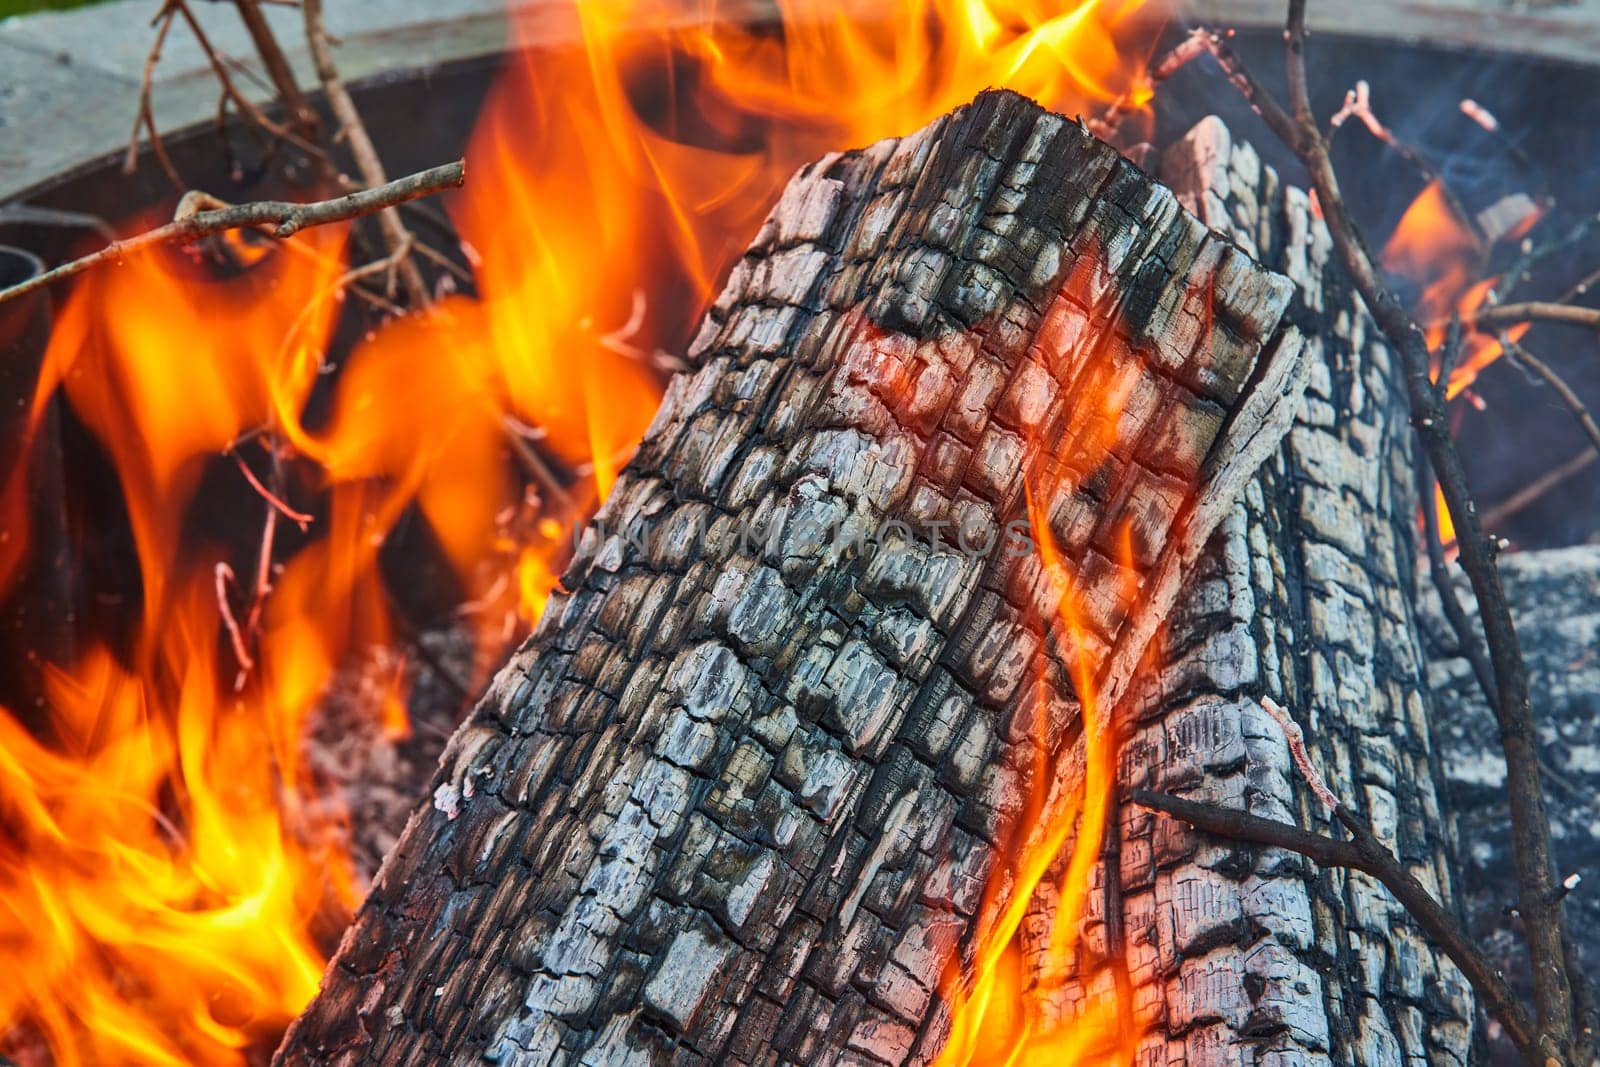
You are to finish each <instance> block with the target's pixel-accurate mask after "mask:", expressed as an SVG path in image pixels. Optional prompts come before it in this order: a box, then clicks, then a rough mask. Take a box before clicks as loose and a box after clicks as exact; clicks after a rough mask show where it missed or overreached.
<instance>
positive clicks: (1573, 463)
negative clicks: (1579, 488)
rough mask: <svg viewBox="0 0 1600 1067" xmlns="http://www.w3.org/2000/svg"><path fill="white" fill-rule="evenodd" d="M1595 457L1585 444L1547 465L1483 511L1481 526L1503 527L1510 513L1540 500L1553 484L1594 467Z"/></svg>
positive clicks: (1552, 487) (1596, 457)
mask: <svg viewBox="0 0 1600 1067" xmlns="http://www.w3.org/2000/svg"><path fill="white" fill-rule="evenodd" d="M1596 459H1600V453H1596V452H1595V450H1594V449H1592V448H1587V447H1586V448H1584V450H1583V451H1582V452H1579V453H1577V454H1576V455H1574V456H1572V457H1571V458H1569V459H1566V460H1563V461H1562V462H1561V463H1559V464H1557V465H1556V466H1554V467H1551V468H1550V469H1549V470H1547V471H1545V472H1544V473H1543V474H1541V475H1539V477H1538V478H1535V479H1534V480H1533V481H1531V482H1529V483H1528V484H1527V485H1526V486H1524V487H1523V488H1521V489H1518V490H1517V491H1516V492H1515V493H1512V494H1511V495H1510V496H1508V497H1506V498H1505V499H1504V500H1502V501H1501V502H1500V503H1498V504H1496V505H1495V506H1494V507H1493V508H1490V509H1489V511H1487V512H1485V513H1484V516H1483V524H1484V526H1485V527H1487V528H1489V529H1495V528H1498V527H1501V526H1504V525H1505V524H1506V522H1507V521H1508V520H1509V519H1510V518H1511V517H1512V516H1513V515H1515V514H1517V513H1518V512H1519V511H1522V510H1523V509H1524V508H1527V507H1528V506H1529V505H1531V504H1533V503H1535V502H1536V501H1539V500H1542V499H1544V498H1545V497H1546V496H1548V495H1549V494H1550V492H1551V490H1553V489H1555V487H1556V486H1558V485H1560V484H1561V483H1562V482H1564V481H1566V480H1567V479H1569V478H1573V477H1576V476H1577V475H1579V474H1582V473H1583V472H1584V471H1586V470H1588V469H1589V468H1590V467H1592V466H1594V462H1595V460H1596Z"/></svg>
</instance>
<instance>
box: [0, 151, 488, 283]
mask: <svg viewBox="0 0 1600 1067" xmlns="http://www.w3.org/2000/svg"><path fill="white" fill-rule="evenodd" d="M465 180H466V164H465V162H463V161H462V160H457V161H456V162H454V163H446V164H444V165H443V166H439V167H432V168H430V169H428V170H424V171H419V172H418V173H416V174H412V175H410V176H408V177H405V178H398V179H396V180H395V181H392V182H389V183H388V184H387V185H383V186H380V187H378V188H376V189H363V190H360V191H359V192H354V193H349V194H347V195H345V196H341V197H336V198H334V199H332V200H318V201H313V202H311V203H306V204H296V203H291V202H288V201H283V200H262V201H258V202H256V203H252V204H236V205H234V206H232V207H225V208H216V209H213V210H210V211H200V212H197V213H195V214H191V215H187V216H186V217H184V218H182V219H178V220H176V221H174V222H169V223H168V224H167V225H165V226H161V227H158V228H156V229H154V230H150V231H148V232H146V233H141V234H139V235H138V236H136V237H130V238H128V239H127V240H124V241H114V242H112V243H111V244H109V245H107V246H106V247H105V248H102V249H100V251H98V252H94V253H92V254H90V255H87V256H84V257H83V258H82V259H75V260H73V261H72V262H70V263H63V264H62V265H61V266H59V267H56V268H55V269H54V270H49V271H46V272H45V273H43V274H41V275H39V276H38V277H35V278H30V279H29V280H28V281H25V282H22V283H21V284H19V285H13V286H12V287H11V288H9V289H0V304H3V303H5V302H6V301H8V300H15V299H16V298H18V297H20V296H24V295H26V294H28V293H30V292H33V291H34V290H35V289H42V288H44V287H45V286H47V285H51V284H53V283H55V282H58V281H60V280H61V279H63V278H70V277H72V276H73V275H75V274H81V273H83V272H84V271H86V270H88V269H89V268H90V267H95V266H98V265H99V264H101V263H105V262H108V261H115V260H122V259H126V258H127V257H128V256H130V255H132V254H134V253H135V252H140V251H143V250H144V249H146V248H153V247H155V246H157V245H169V244H183V243H186V242H189V241H193V240H196V239H197V238H200V237H207V236H210V235H211V234H215V233H223V232H225V231H228V230H242V229H249V228H260V229H262V230H263V231H264V232H265V233H267V234H270V235H271V236H273V237H277V238H284V237H290V236H293V235H294V234H296V233H299V232H300V231H301V230H303V229H306V228H308V227H311V226H323V225H326V224H328V223H330V222H342V221H345V220H348V219H354V218H359V217H360V216H362V215H371V214H373V213H374V212H378V211H382V210H384V209H385V208H392V207H394V206H395V205H396V204H400V203H404V202H405V201H407V200H415V199H416V198H417V197H420V196H430V195H432V194H434V193H437V192H440V191H442V190H444V189H453V188H457V187H459V186H460V185H461V183H462V182H463V181H465Z"/></svg>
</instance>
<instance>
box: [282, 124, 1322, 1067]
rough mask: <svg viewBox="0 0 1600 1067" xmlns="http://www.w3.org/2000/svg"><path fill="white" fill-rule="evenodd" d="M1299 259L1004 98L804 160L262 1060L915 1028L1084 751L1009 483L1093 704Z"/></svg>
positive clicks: (863, 1053) (1218, 487)
mask: <svg viewBox="0 0 1600 1067" xmlns="http://www.w3.org/2000/svg"><path fill="white" fill-rule="evenodd" d="M1291 289H1292V287H1291V286H1290V285H1289V284H1288V283H1287V282H1286V281H1285V280H1284V279H1283V278H1282V277H1280V276H1277V275H1274V274H1271V273H1269V272H1266V271H1263V270H1261V269H1260V268H1259V267H1258V266H1257V265H1256V264H1255V263H1254V262H1253V261H1252V260H1250V259H1249V257H1248V256H1246V255H1245V254H1243V253H1242V252H1240V251H1239V249H1238V248H1237V247H1235V246H1234V245H1233V244H1232V243H1231V242H1229V241H1227V240H1225V239H1222V238H1220V237H1218V236H1217V235H1215V234H1212V233H1210V232H1208V231H1207V230H1206V228H1205V227H1204V226H1203V225H1201V224H1200V223H1199V222H1198V221H1197V220H1196V219H1195V218H1193V217H1192V216H1191V215H1188V214H1186V213H1184V212H1183V211H1182V210H1181V208H1180V207H1179V205H1178V203H1177V202H1176V200H1175V198H1174V197H1173V196H1172V194H1171V193H1170V192H1169V191H1167V190H1166V189H1165V188H1163V187H1161V186H1160V185H1158V184H1157V183H1155V182H1154V181H1152V180H1151V179H1149V178H1148V177H1146V176H1145V175H1144V174H1142V173H1140V172H1139V171H1138V170H1137V169H1135V168H1134V167H1133V166H1132V165H1130V164H1129V163H1127V162H1126V161H1124V160H1122V159H1120V158H1119V157H1118V156H1117V155H1116V153H1115V152H1114V151H1113V150H1112V149H1110V148H1109V147H1108V146H1106V145H1104V144H1102V143H1100V142H1097V141H1095V140H1094V139H1093V138H1091V137H1090V136H1089V135H1088V134H1087V133H1086V132H1085V131H1084V130H1083V129H1082V127H1081V126H1079V125H1078V124H1074V123H1072V122H1069V121H1066V120H1064V119H1061V118H1059V117H1057V116H1053V115H1049V114H1047V113H1044V112H1042V111H1041V110H1040V109H1038V108H1037V107H1036V106H1035V105H1033V104H1031V103H1029V102H1027V101H1025V100H1023V99H1022V98H1021V97H1018V96H1015V95H1014V94H1009V93H986V94H984V95H982V96H980V97H979V98H978V99H977V100H976V101H974V102H973V103H972V104H971V105H968V106H967V107H965V108H961V109H958V110H957V111H956V112H954V113H952V115H950V116H948V117H946V118H945V119H942V120H939V121H937V122H935V123H933V124H932V125H930V126H929V127H928V128H926V129H924V130H922V131H920V132H918V133H916V134H913V135H910V136H908V137H905V138H903V139H900V140H892V141H887V142H883V143H880V144H877V145H874V146H872V147H870V148H866V149H863V150H860V151H855V152H848V153H842V154H836V155H831V156H829V157H826V158H824V159H823V160H821V161H820V162H818V163H816V164H814V165H812V166H810V167H808V168H805V169H804V170H802V171H801V173H800V174H799V175H797V177H796V178H795V179H794V181H793V182H791V184H790V185H789V187H788V188H787V189H786V191H785V192H784V194H783V197H782V200H781V201H780V203H779V204H778V205H777V207H776V208H775V209H774V211H773V213H772V215H771V217H770V218H769V220H768V221H767V223H766V224H765V225H764V227H763V229H762V230H761V232H760V234H759V235H758V236H757V238H756V240H755V242H754V244H753V245H752V247H751V249H750V251H749V252H748V253H747V254H746V256H745V257H744V258H743V259H742V260H741V262H740V263H739V264H738V265H737V266H736V267H735V268H734V270H733V271H732V274H731V276H730V279H729V282H728V285H727V288H726V290H725V292H724V293H723V295H722V297H721V298H720V299H719V300H718V301H717V303H716V305H715V306H714V307H713V308H712V310H711V311H710V312H709V314H708V315H707V318H706V320H705V322H704V324H703V326H702V329H701V331H700V333H699V335H698V337H697V338H696V340H695V341H694V343H693V344H692V346H691V348H690V352H689V356H690V360H691V369H690V370H688V371H686V372H685V373H683V374H681V375H679V376H678V377H676V378H675V379H674V380H673V381H672V383H671V384H670V386H669V388H668V391H667V394H666V397H665V399H664V402H663V404H662V408H661V411H660V413H659V415H658V416H657V418H656V420H655V422H654V423H653V424H652V426H651V428H650V429H649V431H648V432H647V433H646V436H645V439H644V442H643V444H642V446H641V448H640V450H639V452H638V454H637V455H636V456H635V458H634V459H633V460H632V462H631V463H630V464H629V465H628V467H627V468H626V470H625V471H624V472H623V474H622V476H621V478H620V479H619V481H618V483H617V486H616V488H615V490H614V492H613V494H612V496H611V497H610V499H609V500H608V501H607V503H606V505H605V507H604V508H603V509H602V511H601V514H600V516H599V517H598V525H596V526H593V527H591V529H590V530H589V531H588V532H587V533H586V534H585V536H584V538H583V540H582V542H581V545H580V549H579V551H578V554H577V557H576V558H575V560H574V562H573V564H572V566H571V568H570V569H569V571H568V572H567V574H566V576H565V577H564V579H563V585H564V588H565V589H566V590H568V592H565V593H563V594H559V595H557V596H556V597H554V598H552V601H551V604H550V606H549V608H548V609H547V611H546V613H545V615H544V618H543V619H542V620H541V623H540V625H539V627H538V629H537V630H536V632H535V634H534V635H533V636H532V637H531V638H530V640H529V641H528V643H527V644H526V645H525V646H524V647H523V648H522V649H521V650H520V651H519V652H518V653H517V654H516V656H515V657H514V658H513V660H512V661H511V662H510V664H508V666H507V667H506V668H505V669H504V670H503V671H502V672H501V673H500V675H499V676H498V678H497V680H496V681H495V683H494V684H493V685H492V687H491V690H490V692H489V693H488V695H487V696H486V697H485V699H484V701H483V702H482V704H481V705H480V706H479V707H478V708H477V710H476V711H475V712H474V714H473V715H472V716H471V717H470V719H469V720H468V722H467V723H466V724H464V726H463V727H462V729H461V730H460V732H459V733H458V734H457V735H456V736H455V738H454V739H453V740H452V742H451V744H450V746H449V748H448V749H447V751H446V753H445V757H444V760H443V762H442V765H441V768H440V771H439V774H438V776H437V778H436V779H435V781H434V783H433V790H434V792H433V799H432V800H431V801H430V802H427V803H424V804H423V805H421V806H420V807H419V808H418V809H417V810H416V811H415V812H414V813H413V815H412V817H411V820H410V822H409V823H408V825H407V828H406V830H405V832H404V834H403V835H402V838H401V840H400V842H399V844H398V846H397V847H396V849H395V850H394V851H393V852H392V853H391V854H390V855H389V857H388V859H387V860H386V862H385V865H384V867H383V869H382V870H381V872H380V873H379V875H378V877H377V878H376V880H375V884H374V886H373V889H372V892H371V894H370V896H369V897H368V899H367V901H366V902H365V904H364V905H363V907H362V909H361V911H360V914H359V915H358V917H357V918H356V921H355V923H354V925H353V926H352V927H351V929H350V930H349V931H348V933H347V935H346V937H345V938H344V941H343V943H342V944H341V947H340V950H339V952H338V954H337V955H336V957H335V959H334V960H333V961H332V962H331V964H330V966H329V968H328V971H327V974H326V976H325V978H324V983H323V988H322V991H321V993H320V994H319V996H318V997H317V999H316V1000H315V1001H314V1002H313V1003H312V1004H311V1006H310V1007H309V1008H308V1009H307V1011H306V1013H305V1015H304V1016H303V1017H302V1018H301V1019H300V1020H299V1021H298V1022H297V1023H296V1024H295V1026H294V1027H293V1028H292V1029H291V1030H290V1032H289V1034H288V1035H287V1036H286V1038H285V1042H284V1044H283V1046H282V1048H281V1049H280V1050H279V1053H278V1060H277V1062H279V1063H285V1064H290V1063H293V1064H298V1063H312V1062H316V1063H322V1062H336V1063H357V1062H360V1063H380V1062H381V1063H398V1062H428V1063H435V1062H439V1063H472V1062H482V1061H483V1060H484V1059H487V1060H490V1061H494V1062H501V1063H528V1064H535V1063H538V1064H543V1063H572V1062H582V1063H621V1062H652V1061H654V1062H698V1061H700V1060H705V1059H716V1060H719V1061H727V1062H762V1063H778V1062H785V1063H806V1064H811V1063H835V1062H858V1063H902V1062H924V1061H927V1060H928V1059H930V1058H931V1057H932V1056H933V1055H934V1054H936V1053H937V1051H938V1049H939V1047H940V1046H941V1044H942V1042H943V1040H944V1036H945V1033H946V1032H947V1029H948V1026H949V1015H948V1009H947V1008H946V1007H945V1005H944V1002H943V1001H942V1000H941V999H940V998H939V996H938V995H937V990H938V988H939V986H940V982H941V978H942V976H943V975H944V974H946V973H947V967H948V966H950V964H951V962H952V960H955V959H957V958H958V957H959V958H961V959H968V958H970V954H971V952H972V950H973V946H974V944H975V939H976V934H975V932H974V927H975V926H976V925H978V924H979V920H978V919H977V918H975V917H976V916H977V915H978V913H979V911H980V906H981V904H982V899H983V895H984V890H985V885H986V882H987V881H988V879H989V878H990V875H991V873H992V872H994V871H996V870H998V868H997V856H998V854H999V850H998V849H997V847H996V842H999V841H1002V840H1007V839H1008V835H1010V834H1011V833H1012V832H1013V831H1014V830H1017V829H1018V827H1017V825H1016V824H1017V821H1018V820H1017V816H1018V815H1019V813H1020V812H1021V811H1022V810H1023V808H1024V798H1025V797H1026V796H1028V795H1029V794H1030V793H1031V792H1036V793H1037V794H1041V795H1042V794H1048V798H1047V800H1046V803H1047V806H1048V805H1049V804H1052V803H1058V802H1059V801H1060V798H1061V797H1062V796H1063V795H1064V794H1065V793H1066V792H1067V791H1069V790H1070V788H1071V782H1072V775H1071V774H1070V773H1067V774H1063V775H1062V776H1061V777H1060V779H1059V780H1057V779H1055V778H1053V777H1052V778H1051V780H1049V781H1042V782H1041V781H1034V780H1032V779H1033V778H1034V777H1035V771H1034V768H1035V765H1036V761H1035V758H1034V756H1035V750H1034V748H1033V746H1034V745H1043V746H1044V747H1045V748H1047V749H1048V752H1047V755H1048V756H1049V757H1050V758H1051V759H1052V760H1056V761H1058V763H1059V762H1061V761H1064V764H1063V765H1067V764H1070V763H1071V757H1072V754H1073V753H1074V752H1075V751H1077V750H1078V747H1079V746H1081V744H1082V732H1083V731H1082V723H1081V718H1080V714H1081V711H1080V708H1079V707H1078V705H1077V702H1076V700H1075V698H1074V696H1073V693H1072V690H1071V686H1070V683H1069V682H1068V679H1067V674H1066V671H1065V670H1064V669H1063V667H1062V663H1061V660H1060V658H1059V652H1058V650H1057V646H1056V644H1053V643H1052V642H1051V641H1047V640H1046V639H1045V638H1044V637H1043V636H1042V634H1041V631H1042V629H1043V628H1044V627H1045V626H1046V625H1053V620H1054V619H1055V608H1056V602H1057V601H1058V600H1059V598H1060V596H1061V592H1060V588H1059V584H1058V583H1057V582H1054V581H1052V580H1050V575H1049V574H1047V573H1046V572H1045V571H1044V569H1043V566H1042V564H1041V562H1040V556H1039V554H1038V553H1037V552H1034V551H1031V550H1025V551H1008V550H1007V549H1014V548H1015V547H1016V541H1015V539H1014V537H1013V538H1008V537H1007V524H1008V523H1012V522H1016V521H1018V520H1020V519H1023V518H1024V517H1025V516H1026V500H1025V494H1024V488H1023V486H1024V480H1025V477H1026V480H1027V481H1028V483H1029V485H1030V486H1031V487H1033V489H1034V492H1035V494H1036V499H1035V503H1036V505H1037V507H1038V509H1039V512H1040V513H1041V514H1043V515H1046V516H1048V521H1049V524H1050V526H1051V528H1052V530H1053V532H1054V540H1055V541H1056V542H1057V543H1058V545H1059V547H1060V550H1061V553H1062V556H1063V559H1064V566H1065V567H1066V569H1068V570H1069V571H1070V572H1071V575H1070V576H1071V577H1072V579H1073V581H1074V584H1075V586H1076V588H1077V590H1078V594H1079V596H1080V598H1081V600H1082V602H1083V604H1084V605H1085V615H1086V617H1087V618H1088V621H1089V624H1090V627H1091V630H1090V631H1089V632H1088V633H1087V635H1085V636H1083V637H1082V640H1083V641H1084V643H1085V644H1086V645H1088V646H1089V647H1090V650H1091V652H1092V653H1093V654H1094V656H1095V657H1096V659H1095V661H1096V662H1097V663H1099V664H1100V667H1099V675H1098V677H1097V679H1096V685H1097V688H1098V690H1099V691H1100V692H1101V693H1102V695H1103V697H1104V698H1105V699H1106V700H1107V701H1108V702H1114V701H1115V699H1116V698H1117V697H1118V696H1119V695H1120V694H1121V692H1122V691H1123V690H1124V689H1125V687H1126V686H1127V684H1128V680H1129V677H1130V676H1131V674H1132V672H1133V669H1134V666H1135V663H1136V661H1137V660H1138V658H1139V656H1140V654H1141V653H1142V652H1143V651H1144V650H1145V646H1146V644H1147V642H1148V640H1149V638H1150V636H1151V632H1152V630H1153V629H1154V627H1155V625H1156V623H1157V622H1158V621H1159V620H1160V619H1161V618H1162V617H1164V616H1165V614H1166V612H1167V610H1168V609H1169V608H1170V605H1171V603H1172V601H1173V599H1174V598H1175V597H1176V596H1177V594H1178V592H1179V588H1180V585H1181V584H1182V581H1183V580H1184V577H1185V574H1186V571H1187V570H1188V568H1189V566H1190V565H1191V564H1192V563H1193V562H1194V560H1195V557H1197V556H1198V555H1199V553H1200V551H1201V549H1202V548H1203V547H1204V544H1205V542H1206V540H1207V537H1208V536H1209V534H1210V531H1211V530H1212V529H1213V528H1214V527H1215V525H1216V523H1217V522H1218V521H1220V519H1221V518H1222V516H1223V515H1224V514H1225V513H1226V512H1227V511H1228V509H1229V507H1230V505H1231V502H1232V500H1233V499H1234V498H1235V496H1236V495H1237V493H1238V492H1239V491H1240V490H1241V489H1242V487H1243V485H1244V484H1245V482H1246V481H1247V480H1248V479H1249V478H1250V476H1251V474H1252V473H1253V471H1254V470H1255V469H1256V467H1257V466H1258V465H1259V464H1260V462H1261V461H1262V460H1264V459H1265V457H1266V455H1267V454H1268V453H1269V452H1270V450H1271V449H1272V448H1273V447H1275V445H1276V443H1277V441H1278V440H1279V439H1280V438H1281V436H1282V434H1283V433H1284V432H1286V431H1287V429H1288V424H1289V421H1290V419H1291V418H1292V413H1293V409H1294V406H1295V405H1296V403H1297V402H1298V399H1299V396H1300V392H1301V390H1302V389H1303V388H1304V385H1305V375H1304V368H1305V363H1304V361H1302V360H1301V359H1299V358H1298V353H1299V346H1300V338H1299V335H1298V332H1297V331H1296V330H1294V329H1293V328H1280V326H1279V320H1280V317H1281V315H1282V312H1283V309H1284V307H1285V306H1286V304H1287V303H1288V300H1289V297H1290V294H1291ZM1262 352H1265V353H1266V354H1265V355H1262V356H1260V358H1258V353H1262ZM1107 397H1116V398H1117V403H1115V404H1108V403H1107V402H1106V398H1107ZM1099 442H1107V443H1105V444H1100V443H1099ZM1041 486H1042V487H1046V488H1043V489H1041V488H1039V487H1041ZM893 523H899V524H900V526H899V527H898V528H894V527H893ZM941 523H942V524H947V525H945V526H944V527H943V530H944V531H945V532H944V534H943V536H942V537H939V536H938V533H939V530H940V529H941V528H940V527H939V525H938V524H941ZM1124 528H1127V529H1129V530H1131V537H1130V539H1129V541H1130V543H1131V546H1132V556H1131V557H1130V558H1128V559H1127V560H1126V565H1124V563H1123V562H1119V560H1122V559H1123V557H1122V556H1121V554H1120V553H1119V550H1118V544H1117V542H1118V541H1119V540H1120V537H1119V533H1120V531H1122V530H1123V529H1124ZM1012 529H1013V530H1015V527H1013V528H1012ZM741 531H755V532H754V533H753V534H751V535H750V536H741ZM951 531H954V532H951ZM961 544H965V545H966V546H969V547H970V546H974V545H986V544H987V545H991V546H993V547H994V551H991V552H989V553H988V554H984V553H982V552H970V551H962V550H961V548H960V547H959V546H960V545H961ZM1023 547H1024V548H1026V546H1023ZM1130 582H1133V583H1137V585H1138V598H1137V603H1138V606H1137V609H1136V610H1130V609H1129V606H1128V605H1127V604H1126V603H1124V602H1122V600H1121V599H1120V595H1119V592H1118V591H1119V590H1122V589H1125V588H1126V587H1127V586H1128V584H1129V583H1130ZM1212 584H1213V585H1214V584H1216V583H1215V582H1213V583H1212ZM1067 770H1068V771H1070V766H1068V767H1067ZM1286 788H1287V787H1285V789H1286ZM1284 795H1285V796H1288V795H1289V794H1288V793H1285V794H1284ZM1032 829H1033V827H1031V826H1030V827H1024V828H1022V832H1025V831H1031V830H1032ZM998 884H999V885H1000V899H1004V892H1005V882H1004V880H1002V881H1001V882H1000V883H998ZM1340 929H1341V931H1342V927H1341V928H1340ZM1190 947H1191V948H1192V946H1190ZM1190 954H1191V953H1189V952H1186V953H1185V955H1186V956H1187V955H1190ZM1226 993H1227V991H1225V990H1219V991H1217V992H1216V993H1215V994H1208V993H1207V991H1206V990H1203V989H1200V988H1196V990H1195V996H1196V998H1197V1000H1196V1002H1197V1003H1202V1002H1206V1001H1207V1000H1208V998H1209V999H1214V998H1215V996H1222V995H1224V994H1226Z"/></svg>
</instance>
